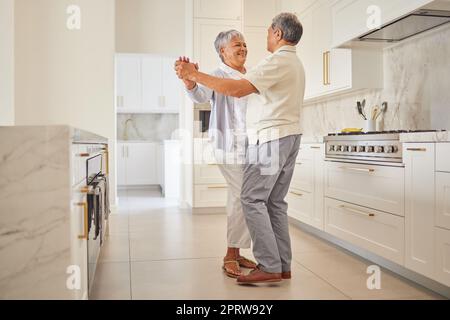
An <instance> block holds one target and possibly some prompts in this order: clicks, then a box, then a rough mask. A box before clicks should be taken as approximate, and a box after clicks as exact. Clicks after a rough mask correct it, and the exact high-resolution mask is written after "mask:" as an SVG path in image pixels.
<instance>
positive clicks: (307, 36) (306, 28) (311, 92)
mask: <svg viewBox="0 0 450 320" xmlns="http://www.w3.org/2000/svg"><path fill="white" fill-rule="evenodd" d="M299 19H300V21H301V23H302V25H303V36H302V38H301V39H300V42H299V44H298V46H297V55H298V57H299V58H300V60H301V61H302V63H303V67H304V68H305V79H306V83H305V99H308V98H310V97H313V96H315V95H317V94H318V93H319V88H318V86H317V83H320V80H321V78H320V77H321V74H322V73H321V72H320V71H319V72H317V71H316V69H317V68H318V67H317V66H315V65H314V62H313V61H314V57H315V56H316V54H315V51H314V45H313V41H314V31H313V16H312V14H311V10H310V11H306V12H304V13H303V14H301V15H299ZM316 60H317V59H316ZM316 63H317V61H316ZM319 63H320V65H321V63H322V62H321V61H319Z"/></svg>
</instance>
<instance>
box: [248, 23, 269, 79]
mask: <svg viewBox="0 0 450 320" xmlns="http://www.w3.org/2000/svg"><path fill="white" fill-rule="evenodd" d="M244 37H245V41H246V43H247V49H248V53H247V61H246V63H245V66H246V67H247V70H249V69H251V68H253V67H254V66H256V65H257V64H258V63H259V62H260V61H261V60H263V59H264V58H265V57H267V56H268V55H269V54H270V52H269V51H267V27H244Z"/></svg>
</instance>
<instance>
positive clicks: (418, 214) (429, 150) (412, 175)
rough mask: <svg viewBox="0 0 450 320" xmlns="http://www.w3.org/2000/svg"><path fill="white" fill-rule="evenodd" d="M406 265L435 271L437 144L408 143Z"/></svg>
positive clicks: (430, 274) (425, 272)
mask: <svg viewBox="0 0 450 320" xmlns="http://www.w3.org/2000/svg"><path fill="white" fill-rule="evenodd" d="M403 158H404V163H405V266H406V267H407V268H409V269H411V270H413V271H416V272H417V273H420V274H422V275H425V276H427V277H433V274H434V211H435V144H433V143H405V144H404V145H403Z"/></svg>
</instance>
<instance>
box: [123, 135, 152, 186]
mask: <svg viewBox="0 0 450 320" xmlns="http://www.w3.org/2000/svg"><path fill="white" fill-rule="evenodd" d="M156 147H157V145H156V143H144V142H136V143H118V154H119V156H118V163H117V171H118V173H119V174H118V185H121V186H130V185H133V186H140V185H156V184H158V181H157V174H156V161H157V159H156Z"/></svg>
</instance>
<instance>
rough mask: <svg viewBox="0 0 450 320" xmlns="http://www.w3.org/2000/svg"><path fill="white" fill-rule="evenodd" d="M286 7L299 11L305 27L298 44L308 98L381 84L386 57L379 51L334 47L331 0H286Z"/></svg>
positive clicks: (317, 97)
mask: <svg viewBox="0 0 450 320" xmlns="http://www.w3.org/2000/svg"><path fill="white" fill-rule="evenodd" d="M283 9H284V10H286V11H290V12H293V13H295V14H297V16H298V17H299V20H300V22H301V23H302V25H303V29H304V30H303V37H302V39H301V40H300V43H299V44H298V47H297V48H298V55H299V57H300V59H301V60H302V62H303V65H304V67H305V74H306V88H305V102H313V101H316V100H318V99H322V98H325V97H329V96H331V95H333V94H338V93H344V92H348V91H354V90H360V89H374V88H381V87H382V85H383V58H382V55H381V54H380V53H379V52H374V51H370V50H366V49H362V48H361V49H333V45H332V42H333V38H332V32H333V30H332V29H333V25H332V8H331V2H330V1H328V0H318V1H297V2H296V1H285V2H284V5H283Z"/></svg>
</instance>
